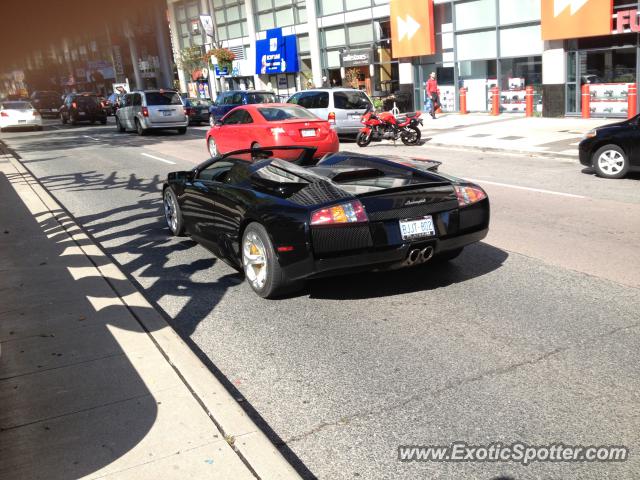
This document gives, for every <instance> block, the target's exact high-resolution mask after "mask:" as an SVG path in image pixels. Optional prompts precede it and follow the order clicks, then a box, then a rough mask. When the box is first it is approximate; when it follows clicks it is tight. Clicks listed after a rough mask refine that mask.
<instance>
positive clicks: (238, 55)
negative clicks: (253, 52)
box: [229, 45, 245, 60]
mask: <svg viewBox="0 0 640 480" xmlns="http://www.w3.org/2000/svg"><path fill="white" fill-rule="evenodd" d="M229 50H231V51H232V52H233V53H235V54H236V60H245V57H244V47H243V46H242V45H240V46H238V47H229Z"/></svg>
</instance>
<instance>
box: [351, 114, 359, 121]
mask: <svg viewBox="0 0 640 480" xmlns="http://www.w3.org/2000/svg"><path fill="white" fill-rule="evenodd" d="M349 118H351V120H358V121H359V120H360V118H362V117H361V115H350V116H349Z"/></svg>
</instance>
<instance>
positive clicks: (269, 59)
mask: <svg viewBox="0 0 640 480" xmlns="http://www.w3.org/2000/svg"><path fill="white" fill-rule="evenodd" d="M299 70H300V68H299V65H298V42H297V41H296V36H295V35H286V36H283V35H282V29H281V28H273V29H271V30H267V38H266V39H264V40H258V41H257V42H256V73H257V74H258V75H274V74H278V73H294V72H298V71H299Z"/></svg>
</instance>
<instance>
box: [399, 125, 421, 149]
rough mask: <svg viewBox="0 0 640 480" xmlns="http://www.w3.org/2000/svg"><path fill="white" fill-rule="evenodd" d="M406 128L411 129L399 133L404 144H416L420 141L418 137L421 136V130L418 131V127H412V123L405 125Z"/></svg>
mask: <svg viewBox="0 0 640 480" xmlns="http://www.w3.org/2000/svg"><path fill="white" fill-rule="evenodd" d="M406 129H407V130H411V132H408V131H404V132H402V134H401V135H400V138H401V139H402V143H404V144H405V145H417V144H418V142H419V141H420V138H421V137H422V132H420V129H419V128H418V127H414V126H413V125H411V126H409V127H406Z"/></svg>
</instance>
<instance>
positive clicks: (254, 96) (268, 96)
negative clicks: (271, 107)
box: [247, 93, 278, 104]
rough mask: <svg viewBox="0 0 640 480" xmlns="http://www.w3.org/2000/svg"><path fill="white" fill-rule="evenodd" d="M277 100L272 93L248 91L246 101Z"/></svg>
mask: <svg viewBox="0 0 640 480" xmlns="http://www.w3.org/2000/svg"><path fill="white" fill-rule="evenodd" d="M277 102H278V100H277V99H276V96H275V95H274V94H273V93H248V94H247V103H251V104H253V103H277Z"/></svg>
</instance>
